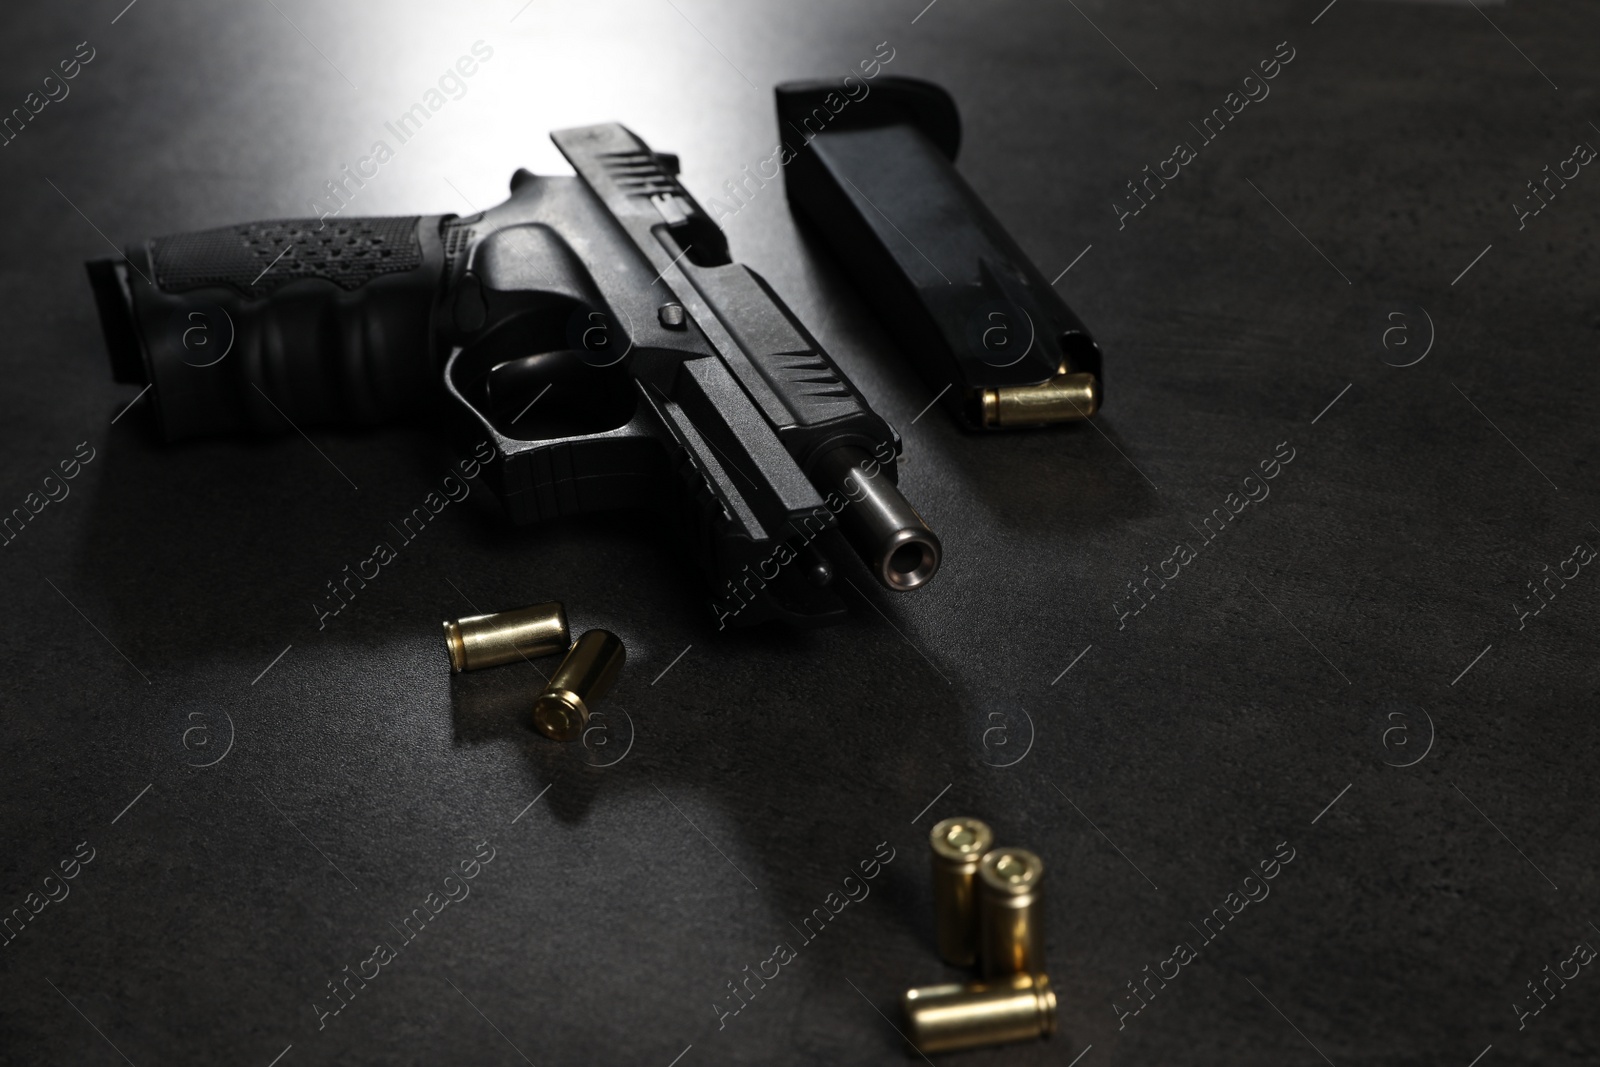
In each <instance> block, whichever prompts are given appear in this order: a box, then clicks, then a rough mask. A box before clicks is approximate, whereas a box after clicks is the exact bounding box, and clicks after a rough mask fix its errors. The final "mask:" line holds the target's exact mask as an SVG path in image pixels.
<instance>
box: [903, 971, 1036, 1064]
mask: <svg viewBox="0 0 1600 1067" xmlns="http://www.w3.org/2000/svg"><path fill="white" fill-rule="evenodd" d="M901 1005H902V1007H904V1009H905V1016H906V1036H907V1037H909V1038H910V1039H911V1043H912V1044H913V1045H915V1046H916V1047H917V1049H918V1051H920V1052H924V1053H928V1052H953V1051H955V1050H956V1049H964V1048H977V1047H978V1046H980V1045H1002V1044H1008V1043H1010V1042H1013V1041H1032V1040H1034V1039H1035V1038H1040V1037H1049V1036H1050V1035H1051V1034H1053V1033H1055V1031H1056V994H1055V990H1053V989H1051V988H1050V979H1049V978H1048V977H1047V976H1045V975H1042V974H1017V975H1011V976H1010V977H1007V978H999V979H996V980H994V981H992V982H969V983H967V984H965V985H963V984H961V983H957V982H952V983H950V984H949V985H933V986H924V987H922V988H921V989H908V990H906V993H905V996H904V997H902V998H901Z"/></svg>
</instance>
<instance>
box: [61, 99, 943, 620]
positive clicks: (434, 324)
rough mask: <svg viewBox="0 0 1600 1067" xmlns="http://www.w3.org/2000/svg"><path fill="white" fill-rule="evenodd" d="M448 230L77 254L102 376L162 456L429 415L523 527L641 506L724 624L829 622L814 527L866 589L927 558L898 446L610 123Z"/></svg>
mask: <svg viewBox="0 0 1600 1067" xmlns="http://www.w3.org/2000/svg"><path fill="white" fill-rule="evenodd" d="M551 137H552V139H553V140H554V141H555V143H556V145H557V147H559V148H560V150H561V151H562V153H563V154H564V155H565V156H566V157H567V159H568V160H569V161H570V162H571V164H572V167H573V169H574V170H575V171H576V172H577V174H576V176H575V177H570V178H569V177H540V176H537V175H534V174H530V173H529V172H527V171H526V170H519V171H517V173H516V174H515V175H513V176H512V179H511V196H510V198H509V199H507V200H506V201H505V202H504V203H502V204H500V205H499V206H497V207H494V208H491V209H489V210H487V211H484V212H481V213H479V214H476V215H472V216H469V217H459V216H456V215H429V216H420V217H419V216H412V217H408V218H343V217H338V216H331V217H325V218H322V219H289V220H277V221H268V222H254V223H245V224H242V225H237V226H228V227H224V228H222V229H215V230H205V231H202V232H199V233H188V234H179V235H175V236H171V237H160V238H156V239H153V240H148V241H145V242H143V243H142V244H139V245H135V246H131V247H129V248H128V249H127V250H126V257H125V258H124V259H101V260H95V261H91V262H90V263H88V264H87V266H88V271H89V277H90V281H91V283H92V285H93V288H94V292H95V300H96V303H97V306H98V308H99V312H100V318H101V323H102V326H103V328H104V331H105V336H106V343H107V347H108V349H109V350H110V355H111V365H112V369H113V372H114V375H115V377H116V380H117V381H119V382H126V383H128V384H132V385H148V386H151V387H152V388H151V389H150V401H151V403H152V405H153V407H154V418H155V421H156V424H157V425H158V427H159V429H160V432H161V434H162V435H163V436H164V437H165V438H166V439H167V440H168V441H175V440H180V439H183V438H189V437H195V436H200V435H205V434H222V433H239V432H255V433H286V432H289V431H290V430H291V427H310V426H370V425H376V424H379V423H383V422H386V421H390V420H394V419H399V418H403V417H406V416H411V415H416V414H420V413H422V412H425V411H427V410H429V409H430V408H432V407H434V406H435V405H438V404H439V403H440V402H441V401H442V405H443V408H444V411H445V413H446V422H447V424H449V425H450V426H451V428H452V432H453V433H456V434H459V435H460V436H461V438H462V440H463V441H481V440H484V439H485V438H487V440H488V441H489V442H491V443H492V445H493V447H494V449H495V452H496V455H495V458H494V459H493V460H492V461H491V462H490V463H489V464H487V465H486V466H485V468H484V474H483V477H484V478H485V479H486V481H487V482H488V484H489V486H490V488H491V489H493V490H494V492H495V494H496V496H497V497H498V498H499V499H500V500H501V501H502V502H503V504H504V507H505V511H506V513H507V514H508V515H509V516H510V518H511V520H512V521H513V522H516V523H533V522H542V521H545V520H548V519H554V518H557V517H559V516H565V515H575V514H579V513H584V512H593V511H600V510H608V509H616V508H637V507H641V506H645V507H650V506H653V507H655V508H658V509H659V510H660V512H661V513H662V514H663V515H664V516H665V517H667V518H668V520H669V524H670V525H671V526H673V527H674V528H676V530H677V531H678V532H679V533H680V534H681V536H682V537H683V539H684V541H685V543H686V545H687V546H688V547H689V550H690V551H691V552H692V554H693V555H694V556H695V557H696V558H697V560H698V562H699V564H700V566H701V567H702V568H703V570H704V572H705V574H706V576H707V578H708V579H709V581H710V583H711V590H712V606H713V610H714V612H715V613H716V615H717V618H718V621H719V627H720V626H727V625H730V624H739V625H744V624H752V623H757V622H762V621H765V620H771V619H781V620H787V621H789V622H792V623H797V624H808V625H819V624H826V623H829V622H833V621H837V620H838V619H840V618H842V617H843V615H844V614H845V607H844V604H843V601H842V600H841V599H840V597H839V595H838V593H837V592H836V591H835V590H834V589H832V588H830V585H831V582H832V579H833V575H834V566H833V563H832V562H831V561H830V560H829V558H828V556H827V555H826V554H824V551H823V547H824V545H825V544H826V543H827V541H828V540H829V539H824V542H823V543H822V544H819V543H818V538H819V536H821V535H823V534H824V533H826V532H827V531H829V530H831V529H833V528H834V527H836V526H837V527H839V528H841V529H842V531H843V532H844V534H845V535H846V537H847V539H848V540H849V542H850V544H851V545H852V546H853V547H854V549H855V551H856V552H857V553H859V555H860V556H861V558H862V559H863V560H864V561H865V563H866V564H867V567H868V569H869V570H871V572H872V574H873V576H874V577H875V578H876V579H877V581H878V582H879V583H880V584H881V585H882V586H883V587H884V588H886V589H891V590H897V591H905V590H910V589H915V588H917V587H918V586H920V585H922V584H924V583H925V582H927V581H928V579H929V578H931V577H932V576H933V574H934V572H935V571H936V570H938V567H939V557H940V545H939V539H938V537H937V536H936V535H935V534H934V533H933V531H932V530H930V529H929V528H928V526H927V524H926V523H924V522H923V521H922V519H921V518H920V517H919V516H918V514H917V513H916V511H915V510H914V509H913V508H912V507H911V505H910V504H908V503H907V502H906V500H905V498H904V497H903V496H901V495H900V492H899V490H898V489H897V488H896V481H897V472H896V460H897V457H898V455H899V451H900V439H899V436H898V435H897V434H896V433H895V431H894V430H893V429H891V428H890V426H889V424H888V423H886V422H885V421H884V420H883V419H882V418H881V417H879V416H878V415H877V414H876V413H875V412H874V411H873V410H872V409H871V408H870V407H869V406H868V405H867V402H866V401H865V400H864V399H863V398H862V396H861V394H860V392H858V391H857V390H856V388H855V386H854V385H852V384H851V382H850V380H849V379H848V378H846V377H845V375H844V373H843V372H842V371H840V369H839V368H838V367H837V366H836V365H835V364H834V362H833V360H832V359H831V358H829V356H828V354H827V353H826V352H824V351H823V350H822V348H821V346H820V345H819V344H818V343H817V340H816V338H814V337H812V336H811V334H810V333H808V332H807V331H806V329H805V327H804V326H802V325H801V324H800V322H799V321H798V320H797V319H796V318H795V316H794V315H793V313H792V312H790V310H789V309H788V308H787V307H786V306H785V305H784V303H783V301H782V300H780V299H779V298H778V296H777V294H776V293H774V292H773V290H772V288H771V286H769V285H768V284H767V283H766V282H765V281H764V280H763V279H762V278H761V277H760V276H759V275H757V274H756V273H755V272H754V271H752V270H750V269H749V268H747V267H744V266H742V265H740V264H737V263H734V262H733V260H732V259H731V258H730V257H729V255H728V245H727V239H726V237H725V236H724V234H723V232H722V230H721V229H719V228H718V226H717V225H716V223H715V222H714V221H713V220H712V219H711V218H710V216H708V215H707V214H706V213H705V212H704V211H703V210H702V209H701V207H700V205H699V204H698V203H696V202H695V200H694V198H693V197H692V196H690V195H689V194H688V193H687V192H686V191H685V190H684V188H683V186H682V185H681V184H679V182H678V180H677V177H676V175H677V170H678V167H677V159H676V157H674V156H671V155H668V154H665V153H656V152H652V151H651V150H650V147H649V146H648V145H646V144H645V143H644V142H643V141H642V140H640V139H639V138H638V137H636V136H635V135H634V134H633V133H632V132H630V131H629V130H628V129H626V128H625V127H623V126H620V125H617V124H607V125H600V126H588V127H582V128H578V129H570V130H561V131H558V132H556V133H554V134H552V135H551Z"/></svg>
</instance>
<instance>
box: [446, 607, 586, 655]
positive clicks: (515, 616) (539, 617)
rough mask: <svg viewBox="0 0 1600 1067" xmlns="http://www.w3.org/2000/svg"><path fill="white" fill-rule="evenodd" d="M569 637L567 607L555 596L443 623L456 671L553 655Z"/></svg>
mask: <svg viewBox="0 0 1600 1067" xmlns="http://www.w3.org/2000/svg"><path fill="white" fill-rule="evenodd" d="M569 641H571V638H570V637H569V636H568V635H567V613H566V610H565V609H564V608H563V607H562V606H561V604H560V603H559V602H557V601H554V600H552V601H550V603H548V604H535V605H533V606H532V607H530V608H517V609H516V610H514V611H499V612H496V613H494V614H493V615H469V616H467V617H466V618H464V619H451V620H448V621H447V622H446V623H445V624H444V645H445V649H446V651H448V652H449V653H450V669H451V670H452V671H456V672H460V671H476V670H482V669H483V668H484V667H498V666H500V664H502V663H515V662H517V661H518V660H521V659H533V658H534V657H535V656H553V655H555V654H556V653H557V652H560V651H561V650H562V649H564V648H566V647H567V644H568V642H569Z"/></svg>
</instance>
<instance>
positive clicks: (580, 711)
mask: <svg viewBox="0 0 1600 1067" xmlns="http://www.w3.org/2000/svg"><path fill="white" fill-rule="evenodd" d="M625 658H626V656H625V653H624V652H623V648H622V638H620V637H618V636H617V635H616V634H614V633H612V632H611V631H609V630H590V631H589V632H588V633H585V634H584V635H583V636H582V637H580V638H578V639H577V640H576V641H574V642H573V643H572V648H571V649H569V650H568V651H567V656H566V658H565V659H563V660H562V661H561V666H559V667H557V668H556V673H555V674H553V675H551V676H550V684H549V685H547V686H545V687H544V692H542V693H540V694H539V698H538V699H537V700H535V701H534V703H533V725H534V726H535V727H537V728H538V730H539V732H540V733H542V734H544V735H545V736H546V737H549V738H552V739H554V740H556V741H576V740H578V738H580V737H582V736H583V730H584V727H586V726H587V725H588V724H589V713H590V709H591V708H592V707H593V705H594V702H595V701H597V700H599V699H600V698H601V697H603V696H605V695H606V692H607V691H608V690H609V689H610V688H611V683H612V682H614V681H615V680H616V677H617V674H618V672H620V671H621V670H622V661H623V660H624V659H625Z"/></svg>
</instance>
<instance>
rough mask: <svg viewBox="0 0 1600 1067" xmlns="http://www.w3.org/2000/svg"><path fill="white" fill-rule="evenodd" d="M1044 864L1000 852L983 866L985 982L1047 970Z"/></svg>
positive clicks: (1025, 854)
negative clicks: (1042, 896) (1041, 895)
mask: <svg viewBox="0 0 1600 1067" xmlns="http://www.w3.org/2000/svg"><path fill="white" fill-rule="evenodd" d="M1043 878H1044V861H1043V860H1041V859H1039V857H1038V856H1036V855H1034V854H1033V853H1032V852H1029V851H1028V850H1027V849H1025V848H997V849H995V850H994V851H992V852H989V853H988V854H986V855H985V856H984V857H983V861H982V862H981V863H979V864H978V962H979V965H980V968H981V971H982V974H983V976H984V977H985V978H997V977H1002V976H1004V975H1008V974H1019V973H1030V972H1031V973H1038V972H1040V971H1043V970H1044V929H1043V919H1044V909H1043V908H1042V907H1041V906H1040V903H1039V891H1040V889H1041V885H1040V882H1041V881H1042V880H1043Z"/></svg>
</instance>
